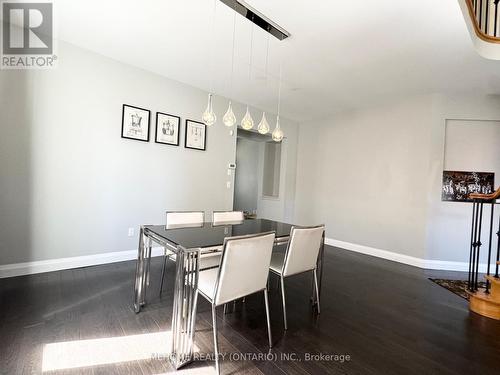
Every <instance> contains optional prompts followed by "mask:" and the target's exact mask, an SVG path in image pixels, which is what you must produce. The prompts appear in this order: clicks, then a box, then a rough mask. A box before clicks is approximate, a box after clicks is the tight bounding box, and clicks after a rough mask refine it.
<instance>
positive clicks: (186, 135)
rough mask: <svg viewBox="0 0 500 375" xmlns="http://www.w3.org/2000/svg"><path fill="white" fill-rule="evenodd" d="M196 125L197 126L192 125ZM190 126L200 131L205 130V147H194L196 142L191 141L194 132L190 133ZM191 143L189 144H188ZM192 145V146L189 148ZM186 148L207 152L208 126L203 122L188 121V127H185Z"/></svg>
mask: <svg viewBox="0 0 500 375" xmlns="http://www.w3.org/2000/svg"><path fill="white" fill-rule="evenodd" d="M192 124H196V125H192ZM190 126H196V128H198V129H203V133H204V134H203V147H193V146H192V144H193V143H194V141H189V140H188V137H189V136H190V134H192V132H191V131H190V129H189V128H190ZM188 141H189V143H188ZM188 144H191V146H188ZM184 148H190V149H192V150H199V151H206V150H207V125H205V124H204V123H202V122H199V121H194V120H189V119H186V125H185V127H184Z"/></svg>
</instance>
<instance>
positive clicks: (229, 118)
mask: <svg viewBox="0 0 500 375" xmlns="http://www.w3.org/2000/svg"><path fill="white" fill-rule="evenodd" d="M233 10H234V9H233ZM235 32H236V11H234V18H233V54H232V55H231V78H230V80H229V82H230V84H229V93H230V95H233V76H234V35H235ZM222 122H223V123H224V125H226V126H227V127H228V128H230V127H231V126H234V124H236V116H235V115H234V112H233V107H232V106H231V100H229V106H228V107H227V111H226V113H225V114H224V117H222Z"/></svg>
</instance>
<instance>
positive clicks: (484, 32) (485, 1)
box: [466, 0, 500, 43]
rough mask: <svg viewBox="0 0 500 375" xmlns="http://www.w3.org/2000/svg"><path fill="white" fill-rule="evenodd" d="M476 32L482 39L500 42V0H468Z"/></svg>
mask: <svg viewBox="0 0 500 375" xmlns="http://www.w3.org/2000/svg"><path fill="white" fill-rule="evenodd" d="M466 2H467V6H468V8H469V14H470V16H471V18H472V20H473V24H474V28H475V30H476V34H477V35H478V37H480V38H481V39H483V40H485V41H487V42H492V43H500V9H499V7H500V4H499V2H500V0H466Z"/></svg>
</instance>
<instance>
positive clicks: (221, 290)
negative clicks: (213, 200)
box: [195, 232, 275, 374]
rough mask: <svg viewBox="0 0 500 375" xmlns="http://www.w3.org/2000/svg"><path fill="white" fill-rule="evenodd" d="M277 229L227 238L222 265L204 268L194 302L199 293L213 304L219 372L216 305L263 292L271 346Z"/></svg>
mask: <svg viewBox="0 0 500 375" xmlns="http://www.w3.org/2000/svg"><path fill="white" fill-rule="evenodd" d="M274 237H275V233H274V232H268V233H264V234H259V235H250V236H240V237H228V238H226V239H225V240H224V246H223V250H222V260H221V263H220V267H219V268H215V269H209V270H206V271H201V272H200V273H199V277H198V288H197V290H196V293H195V301H197V296H198V294H200V295H201V296H202V297H204V298H205V299H206V300H207V301H208V302H210V304H211V305H212V321H213V334H214V348H215V368H216V371H217V373H218V374H219V373H220V372H219V347H218V341H217V315H216V307H217V306H220V305H224V304H226V303H227V302H230V301H233V300H235V299H238V298H242V297H245V296H248V295H250V294H253V293H257V292H263V293H264V301H265V307H266V318H267V335H268V339H269V347H272V336H271V322H270V317H269V301H268V296H267V285H266V284H267V278H268V276H269V265H270V262H271V253H272V249H273V244H274Z"/></svg>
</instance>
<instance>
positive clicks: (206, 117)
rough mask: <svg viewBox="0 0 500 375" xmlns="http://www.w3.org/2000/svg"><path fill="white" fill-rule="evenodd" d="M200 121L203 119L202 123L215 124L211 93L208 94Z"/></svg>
mask: <svg viewBox="0 0 500 375" xmlns="http://www.w3.org/2000/svg"><path fill="white" fill-rule="evenodd" d="M201 121H203V123H204V124H205V125H207V126H212V125H213V124H215V121H217V116H216V115H215V113H214V110H213V108H212V94H208V103H207V109H205V112H203V115H202V116H201Z"/></svg>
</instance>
